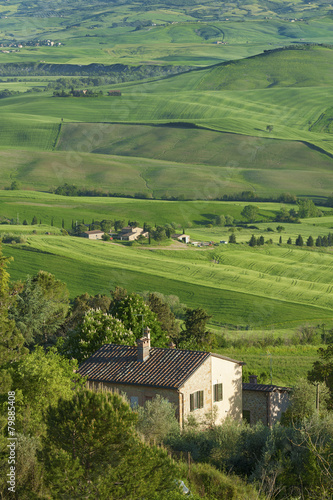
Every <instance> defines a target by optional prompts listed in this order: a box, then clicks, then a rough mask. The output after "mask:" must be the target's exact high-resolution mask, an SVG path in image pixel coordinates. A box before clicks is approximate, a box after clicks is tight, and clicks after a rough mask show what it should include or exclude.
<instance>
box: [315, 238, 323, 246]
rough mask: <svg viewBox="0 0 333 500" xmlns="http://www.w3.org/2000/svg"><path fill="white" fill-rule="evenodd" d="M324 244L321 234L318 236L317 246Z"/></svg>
mask: <svg viewBox="0 0 333 500" xmlns="http://www.w3.org/2000/svg"><path fill="white" fill-rule="evenodd" d="M322 246H323V239H322V237H321V236H318V238H317V239H316V247H322Z"/></svg>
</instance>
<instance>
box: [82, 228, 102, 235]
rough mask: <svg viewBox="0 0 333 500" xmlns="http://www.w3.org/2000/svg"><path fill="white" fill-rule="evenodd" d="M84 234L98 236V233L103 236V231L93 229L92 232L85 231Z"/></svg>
mask: <svg viewBox="0 0 333 500" xmlns="http://www.w3.org/2000/svg"><path fill="white" fill-rule="evenodd" d="M84 233H85V234H100V233H103V234H104V231H101V230H100V229H94V230H93V231H85V232H84Z"/></svg>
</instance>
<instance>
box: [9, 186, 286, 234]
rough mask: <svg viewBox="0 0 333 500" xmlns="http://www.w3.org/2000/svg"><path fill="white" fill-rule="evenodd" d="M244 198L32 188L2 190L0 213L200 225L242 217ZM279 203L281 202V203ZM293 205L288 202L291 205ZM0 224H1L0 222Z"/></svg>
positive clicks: (266, 214)
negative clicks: (104, 194) (65, 192)
mask: <svg viewBox="0 0 333 500" xmlns="http://www.w3.org/2000/svg"><path fill="white" fill-rule="evenodd" d="M247 204H248V203H246V202H235V203H230V202H221V201H202V200H196V201H188V202H185V201H177V202H170V201H161V200H137V199H128V198H104V197H81V196H80V197H70V196H59V195H54V194H50V193H42V192H34V191H1V195H0V216H2V217H7V218H9V219H12V218H14V219H15V220H16V219H17V214H19V221H21V222H22V221H23V219H27V220H28V221H30V220H32V218H33V217H34V216H35V215H36V217H37V219H38V220H40V219H41V220H42V222H43V223H49V222H50V221H51V218H52V217H53V218H54V225H55V226H58V227H61V221H62V219H64V220H65V228H67V229H68V228H70V227H71V222H72V220H74V221H75V220H82V219H85V222H86V223H91V221H92V219H95V220H102V219H112V220H117V219H125V220H126V221H127V220H128V219H130V220H136V221H138V222H139V223H140V224H141V225H142V224H143V223H144V222H147V223H150V224H152V225H154V224H155V223H156V224H166V223H170V222H175V223H176V224H177V225H178V226H179V228H182V227H192V226H195V225H198V226H201V225H206V224H207V223H209V222H210V221H211V220H212V218H214V217H215V216H216V215H220V214H228V215H231V216H232V217H234V218H237V219H242V217H241V211H242V210H243V207H244V205H247ZM281 206H282V205H281ZM291 206H292V205H290V206H288V205H286V207H287V208H290V207H291ZM260 207H261V210H260V216H261V217H262V218H264V219H265V218H266V219H267V220H269V219H270V218H271V217H274V214H275V213H276V211H278V210H279V209H280V204H279V203H261V204H260ZM0 228H1V226H0Z"/></svg>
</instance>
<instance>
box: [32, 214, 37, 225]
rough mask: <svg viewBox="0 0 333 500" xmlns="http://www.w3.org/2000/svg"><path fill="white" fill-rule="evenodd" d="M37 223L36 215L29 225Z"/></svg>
mask: <svg viewBox="0 0 333 500" xmlns="http://www.w3.org/2000/svg"><path fill="white" fill-rule="evenodd" d="M37 223H38V220H37V217H36V215H34V217H33V219H32V221H31V225H35V224H37Z"/></svg>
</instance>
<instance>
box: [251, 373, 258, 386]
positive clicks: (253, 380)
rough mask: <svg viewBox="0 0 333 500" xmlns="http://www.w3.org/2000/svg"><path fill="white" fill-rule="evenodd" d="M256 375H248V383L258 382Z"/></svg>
mask: <svg viewBox="0 0 333 500" xmlns="http://www.w3.org/2000/svg"><path fill="white" fill-rule="evenodd" d="M257 379H258V375H249V380H250V384H257V383H258V380H257Z"/></svg>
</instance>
